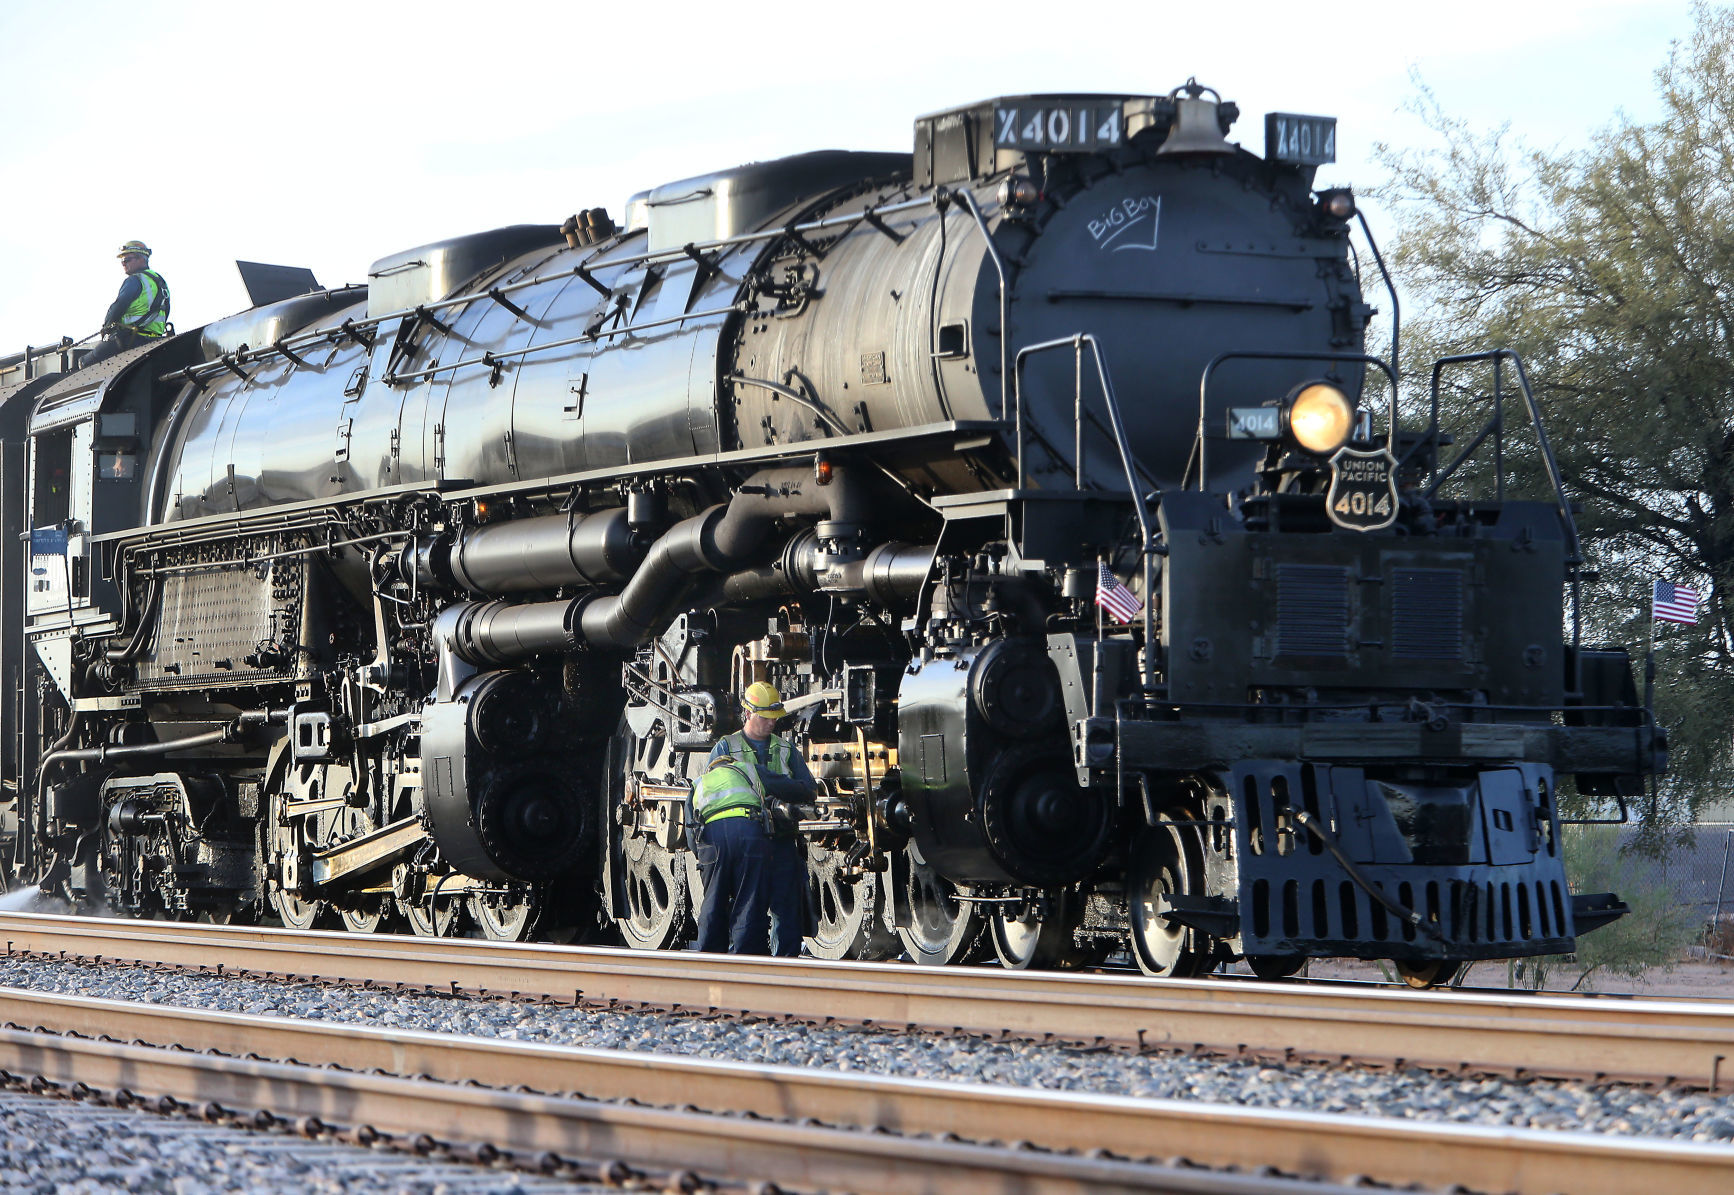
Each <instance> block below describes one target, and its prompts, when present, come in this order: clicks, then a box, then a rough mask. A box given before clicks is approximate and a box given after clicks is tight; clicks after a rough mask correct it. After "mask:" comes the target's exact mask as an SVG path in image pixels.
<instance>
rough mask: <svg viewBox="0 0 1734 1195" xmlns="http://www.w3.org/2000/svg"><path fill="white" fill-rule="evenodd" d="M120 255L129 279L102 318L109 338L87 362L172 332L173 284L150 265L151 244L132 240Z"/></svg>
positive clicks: (89, 363) (88, 356) (91, 354)
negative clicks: (170, 292) (170, 288)
mask: <svg viewBox="0 0 1734 1195" xmlns="http://www.w3.org/2000/svg"><path fill="white" fill-rule="evenodd" d="M118 256H119V258H120V268H121V269H123V270H125V271H126V279H125V281H123V282H122V283H121V284H120V293H119V294H118V295H116V296H115V300H114V302H112V303H110V304H109V305H108V311H107V313H106V314H104V315H103V317H102V331H103V334H104V336H105V337H106V339H104V340H103V342H102V343H101V344H99V345H97V346H96V348H94V349H92V350H91V351H90V352H89V353H88V354H86V356H85V358H84V364H85V365H94V364H95V363H96V362H98V361H101V360H103V359H105V358H108V357H112V356H114V355H115V354H116V353H120V352H125V351H126V350H127V349H130V348H136V347H137V346H139V345H141V344H147V343H149V342H150V341H152V340H160V339H161V338H162V337H164V336H166V335H167V334H168V330H169V284H168V283H166V282H164V281H163V276H162V275H161V274H159V273H157V272H156V271H155V270H153V269H151V268H150V260H151V250H150V246H149V245H146V244H145V243H144V242H143V241H128V242H127V243H126V244H124V245H122V246H121V247H120V253H119V254H118Z"/></svg>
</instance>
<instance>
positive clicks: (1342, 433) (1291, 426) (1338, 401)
mask: <svg viewBox="0 0 1734 1195" xmlns="http://www.w3.org/2000/svg"><path fill="white" fill-rule="evenodd" d="M1283 425H1284V427H1285V428H1286V429H1287V430H1288V435H1289V439H1291V440H1292V441H1294V443H1295V444H1297V445H1298V446H1299V447H1301V448H1303V449H1305V450H1306V451H1308V452H1310V453H1313V454H1314V455H1315V456H1329V455H1331V453H1333V452H1335V451H1336V450H1337V449H1339V448H1341V447H1342V446H1343V445H1344V444H1346V443H1348V441H1349V436H1350V435H1351V434H1352V433H1353V432H1354V430H1355V404H1354V403H1352V402H1350V401H1349V396H1348V395H1346V394H1344V393H1343V392H1342V391H1341V390H1339V389H1337V387H1335V386H1333V385H1331V384H1330V383H1329V382H1308V383H1306V384H1305V385H1304V386H1302V387H1301V388H1300V389H1299V390H1297V391H1295V393H1294V396H1293V397H1292V398H1290V399H1289V400H1288V402H1287V403H1285V404H1284V405H1283Z"/></svg>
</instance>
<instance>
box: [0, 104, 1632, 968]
mask: <svg viewBox="0 0 1734 1195" xmlns="http://www.w3.org/2000/svg"><path fill="white" fill-rule="evenodd" d="M1237 116H1238V113H1237V111H1236V109H1235V106H1234V105H1233V104H1229V103H1222V102H1220V101H1219V98H1218V97H1216V95H1215V93H1214V92H1211V91H1209V90H1208V89H1205V88H1201V87H1198V86H1196V85H1193V84H1189V85H1188V86H1187V87H1183V88H1179V89H1176V90H1175V91H1174V92H1172V93H1170V94H1169V95H1165V96H1119V95H1112V96H1110V95H1063V96H1055V95H1047V96H1019V97H1005V98H1000V99H996V100H992V101H989V102H985V103H980V104H975V105H970V106H968V107H963V108H959V109H956V110H953V111H948V112H943V113H939V114H936V115H933V116H928V117H923V118H921V119H919V120H918V121H917V122H916V124H915V136H914V149H913V153H896V154H891V153H847V152H838V151H825V152H817V153H809V154H804V155H800V156H797V157H793V158H786V159H782V160H777V161H771V162H763V163H757V164H753V165H748V166H743V167H740V168H737V169H732V170H724V171H720V172H717V173H714V174H710V175H704V176H701V177H697V178H691V179H685V180H682V181H679V182H674V183H669V184H666V185H663V186H660V187H657V188H655V189H653V190H649V191H645V192H642V193H640V194H638V195H636V196H634V197H633V198H632V200H631V201H630V202H629V203H628V205H627V208H626V210H625V213H624V219H623V221H622V222H621V224H620V225H618V226H617V225H616V224H615V222H614V220H613V219H612V218H611V217H610V216H609V215H608V214H607V213H606V212H604V211H603V210H602V209H600V208H592V209H588V210H586V211H584V212H582V213H580V214H579V215H577V216H575V217H573V218H572V219H570V220H568V221H567V222H566V224H565V225H564V226H559V227H557V226H552V225H550V226H540V225H535V226H530V225H525V226H516V227H510V228H504V229H499V230H496V231H493V232H486V233H480V234H475V235H470V236H462V237H457V238H453V239H451V240H448V241H443V242H439V243H437V244H432V245H424V246H421V247H419V248H415V249H411V250H408V251H406V252H402V253H397V254H395V255H393V256H390V257H386V258H384V259H382V260H380V261H379V262H377V263H375V265H374V266H373V268H372V269H371V270H370V271H369V274H368V282H367V285H366V286H365V287H355V288H345V289H336V290H315V291H311V292H308V293H293V294H291V293H282V294H277V295H268V294H260V295H257V296H256V302H257V305H256V306H254V307H253V308H251V309H250V310H247V311H244V312H242V313H240V314H238V315H235V316H233V317H230V318H228V319H224V320H220V321H217V322H216V323H213V324H210V325H208V326H206V327H204V328H201V329H198V330H195V331H191V332H186V333H182V334H179V335H176V336H174V337H172V338H170V339H168V340H166V341H164V342H162V343H159V344H155V345H152V346H148V347H144V348H140V349H136V350H133V351H131V352H128V353H125V354H122V355H120V356H118V357H115V358H112V359H110V360H108V361H105V362H103V363H101V364H100V365H97V366H93V367H91V368H89V369H83V370H76V371H72V372H67V373H50V374H44V375H42V376H40V377H36V378H33V379H30V380H27V381H25V382H23V383H22V384H18V385H14V386H13V387H12V388H11V389H10V390H9V392H7V393H5V395H4V402H3V404H0V422H3V423H4V426H3V427H0V432H3V433H4V440H5V450H4V451H5V454H6V455H5V458H4V461H3V462H0V464H3V466H4V467H3V469H0V479H3V492H0V517H3V520H4V527H3V528H0V530H3V531H4V533H5V534H4V535H3V536H0V566H3V568H4V581H3V593H4V599H3V600H4V606H3V609H0V618H3V620H4V632H3V638H0V669H3V670H4V673H5V675H6V678H7V681H8V684H9V693H10V694H11V700H9V701H8V702H7V703H6V704H5V708H4V711H3V713H0V718H3V726H0V730H3V731H4V734H3V735H0V738H3V741H4V758H3V760H0V766H3V768H4V784H5V794H4V795H5V797H6V804H5V810H6V815H7V820H6V825H5V830H6V840H7V843H8V845H9V848H10V866H11V869H12V872H13V874H14V876H15V877H16V878H17V879H18V880H20V881H29V882H32V883H36V884H38V885H40V886H41V887H42V888H43V889H44V890H46V891H50V892H54V893H59V894H61V895H63V896H65V897H66V898H68V899H71V900H73V901H76V902H84V903H95V902H97V901H104V902H106V903H107V904H108V905H109V906H110V907H113V908H117V909H120V910H124V911H126V912H128V913H133V914H138V915H156V916H171V917H186V918H192V917H209V918H217V919H229V918H243V919H248V918H256V917H276V918H278V919H281V920H282V921H283V922H284V923H285V924H288V925H292V926H311V925H315V924H322V923H329V922H335V921H337V920H340V921H341V922H342V923H343V924H344V925H346V926H347V927H348V928H349V929H351V930H354V931H358V932H364V931H372V930H375V929H379V928H381V927H382V926H386V925H396V924H402V923H407V925H408V927H409V928H410V929H411V930H412V931H414V932H415V933H419V934H427V935H440V934H453V933H460V932H465V931H466V927H474V928H475V930H476V931H477V932H480V933H481V934H483V935H485V936H488V937H494V938H517V937H523V936H527V935H531V934H542V935H549V936H553V935H565V936H569V935H582V936H585V937H591V938H595V937H606V936H618V937H619V938H622V939H624V941H625V942H626V943H628V944H629V945H631V946H634V947H640V948H647V949H659V948H671V947H678V946H680V945H682V944H683V943H684V942H685V941H687V940H688V939H689V937H690V933H691V927H692V922H693V915H694V911H695V910H696V908H697V905H698V901H699V897H700V893H699V885H700V877H699V875H698V872H697V868H696V866H695V865H694V861H693V858H694V857H693V853H692V842H693V836H692V834H693V832H692V827H691V826H690V824H689V821H690V818H689V814H688V795H689V793H690V790H691V787H692V783H693V778H694V777H695V775H696V774H697V772H698V771H699V770H700V769H701V768H702V765H703V761H704V758H705V752H706V751H707V750H708V748H709V746H710V745H711V743H712V742H714V740H715V739H716V738H717V736H719V735H721V734H723V733H726V732H728V731H730V730H732V729H734V728H735V727H736V725H737V724H738V695H739V694H740V693H741V692H742V691H743V690H744V688H745V687H746V686H747V685H748V684H750V683H751V682H753V681H756V680H769V681H772V682H774V683H775V684H776V685H777V686H778V687H779V688H780V689H781V691H782V692H783V694H784V695H785V698H786V699H787V704H788V705H789V707H790V709H791V711H792V717H793V731H794V734H795V736H796V739H797V741H798V743H799V744H800V746H801V748H802V749H803V750H804V751H806V752H807V755H808V758H809V760H810V761H811V763H812V765H813V768H814V771H815V774H816V775H818V776H819V777H820V779H821V780H822V782H823V784H824V787H825V793H824V795H823V797H822V799H821V800H820V802H819V804H818V806H817V810H816V816H812V817H808V818H806V819H805V820H804V821H803V822H802V823H801V834H802V836H803V838H804V839H805V842H806V850H807V859H808V871H809V878H810V896H811V900H810V902H809V903H810V913H811V924H810V926H809V929H810V931H811V932H810V935H809V937H808V940H807V945H808V948H809V950H810V951H811V952H812V953H813V954H815V955H818V956H821V957H828V958H841V957H861V958H873V957H884V956H887V955H889V954H892V953H895V952H897V951H899V950H901V951H903V952H906V953H907V954H909V955H910V956H911V957H914V958H916V959H918V960H920V961H924V962H955V961H961V960H964V959H967V958H971V957H974V956H976V954H977V953H978V952H979V951H980V950H981V949H982V948H983V943H984V941H985V940H986V939H987V937H989V936H990V937H991V941H992V944H993V947H994V948H995V950H996V951H997V953H998V956H999V957H1000V959H1001V960H1002V961H1003V962H1004V963H1005V964H1006V965H1008V966H1013V967H1027V966H1071V965H1078V964H1081V963H1083V962H1086V961H1089V960H1091V959H1095V958H1101V957H1103V956H1105V955H1107V954H1109V953H1111V952H1115V951H1129V952H1130V954H1131V957H1132V958H1134V959H1135V960H1136V961H1137V962H1138V964H1139V965H1140V966H1141V967H1143V969H1144V970H1145V971H1147V972H1149V973H1151V974H1154V975H1185V974H1194V973H1198V972H1200V971H1203V970H1207V969H1209V968H1211V967H1213V966H1215V965H1216V964H1217V963H1218V962H1219V961H1221V960H1223V959H1227V958H1231V957H1239V956H1244V957H1246V958H1247V959H1249V960H1250V961H1251V962H1252V963H1253V965H1254V967H1255V969H1258V970H1259V971H1260V972H1261V973H1264V974H1282V973H1285V972H1287V971H1290V970H1292V969H1293V968H1294V967H1296V966H1298V965H1299V963H1300V962H1301V961H1302V960H1304V959H1305V958H1306V957H1309V956H1317V955H1352V956H1361V957H1372V958H1385V959H1393V960H1396V961H1397V963H1398V964H1399V966H1401V967H1402V968H1403V969H1404V970H1405V973H1406V974H1409V975H1410V976H1411V978H1412V979H1413V980H1414V981H1416V982H1421V983H1424V982H1431V981H1437V980H1438V979H1440V978H1442V977H1444V976H1446V975H1449V974H1450V973H1451V972H1452V970H1454V968H1455V967H1456V965H1457V964H1458V963H1460V962H1461V961H1462V960H1465V959H1473V958H1484V957H1503V956H1509V955H1524V954H1536V953H1551V952H1558V951H1561V950H1566V949H1569V948H1570V946H1571V944H1572V942H1573V940H1574V937H1575V935H1576V934H1578V933H1581V932H1583V931H1585V930H1586V929H1589V928H1593V927H1594V926H1595V925H1597V924H1600V923H1601V922H1603V921H1605V920H1608V919H1610V918H1611V917H1613V916H1617V915H1618V913H1619V911H1620V908H1619V906H1618V904H1617V902H1615V901H1614V900H1613V899H1612V898H1611V897H1606V896H1593V895H1585V894H1577V895H1573V894H1571V893H1570V892H1568V890H1567V885H1566V880H1565V875H1564V871H1563V867H1562V863H1561V858H1560V827H1561V818H1560V812H1559V806H1558V803H1557V797H1556V788H1555V785H1556V778H1557V777H1558V776H1560V775H1562V774H1574V775H1576V776H1577V777H1578V780H1579V783H1580V785H1582V786H1584V787H1585V788H1586V789H1588V790H1589V791H1603V792H1610V793H1611V792H1615V791H1619V790H1621V789H1622V788H1626V787H1629V786H1630V785H1631V784H1632V783H1633V778H1634V777H1637V776H1640V775H1642V774H1644V773H1645V772H1648V771H1651V770H1654V769H1655V768H1656V767H1657V766H1659V760H1660V754H1661V743H1660V738H1659V735H1658V733H1657V732H1656V731H1655V730H1654V728H1653V724H1652V720H1651V719H1650V718H1649V716H1648V714H1647V712H1646V711H1645V710H1643V709H1642V708H1641V707H1640V706H1639V705H1638V704H1637V702H1636V699H1635V697H1634V696H1633V694H1632V691H1631V685H1630V677H1629V667H1628V666H1627V664H1626V662H1625V659H1624V656H1623V655H1622V654H1621V653H1618V652H1614V651H1605V650H1603V651H1592V650H1588V649H1585V648H1583V647H1582V646H1581V645H1580V644H1579V643H1578V642H1577V640H1576V636H1575V634H1574V635H1573V636H1571V637H1570V638H1568V637H1567V635H1566V633H1565V632H1564V630H1562V627H1563V626H1564V622H1563V620H1562V587H1563V586H1564V584H1565V583H1567V582H1570V583H1571V586H1572V587H1571V592H1572V593H1573V594H1575V592H1576V588H1575V585H1576V579H1577V572H1578V567H1579V564H1580V560H1579V556H1578V552H1577V545H1576V541H1575V532H1574V531H1573V528H1572V522H1571V515H1570V508H1569V505H1568V504H1567V503H1566V502H1565V500H1564V496H1563V491H1561V490H1559V488H1558V486H1557V485H1556V486H1555V490H1556V492H1555V493H1554V494H1552V495H1550V496H1547V497H1546V499H1545V500H1540V501H1532V500H1524V501H1519V500H1513V499H1511V498H1509V497H1507V496H1505V495H1504V493H1503V479H1502V478H1497V477H1496V478H1494V482H1495V484H1496V486H1497V489H1496V491H1495V492H1494V493H1492V494H1490V495H1484V496H1479V497H1476V496H1470V497H1462V498H1456V497H1452V498H1447V497H1445V496H1443V495H1442V494H1441V493H1440V484H1441V482H1442V480H1443V479H1444V478H1445V477H1447V476H1448V475H1450V474H1451V473H1452V471H1453V469H1455V467H1456V466H1455V465H1453V464H1446V465H1444V467H1441V459H1440V448H1441V446H1442V445H1445V444H1447V443H1448V442H1449V440H1448V437H1447V436H1446V435H1445V434H1444V433H1443V432H1442V431H1441V429H1440V427H1439V421H1438V420H1437V418H1434V419H1432V420H1431V421H1430V422H1429V423H1428V424H1427V426H1425V427H1418V428H1413V429H1409V430H1408V431H1402V432H1400V431H1399V430H1398V428H1397V425H1396V421H1395V415H1396V402H1395V397H1394V395H1395V386H1394V382H1395V379H1394V378H1392V379H1391V384H1390V385H1387V386H1385V387H1384V388H1383V390H1382V391H1381V392H1382V393H1385V394H1386V395H1388V396H1389V397H1388V398H1387V400H1386V401H1385V402H1383V403H1382V404H1381V403H1378V402H1374V401H1372V400H1371V399H1369V400H1368V402H1366V403H1363V402H1362V395H1363V388H1364V386H1365V383H1366V381H1367V378H1368V373H1369V370H1373V371H1385V372H1388V368H1387V367H1386V366H1385V365H1384V363H1382V362H1379V361H1376V360H1375V359H1373V358H1371V357H1368V356H1366V355H1364V349H1363V340H1364V333H1365V330H1366V326H1367V322H1368V320H1369V318H1370V317H1371V316H1372V314H1373V311H1372V308H1371V307H1370V306H1369V305H1368V304H1367V302H1366V301H1365V299H1364V297H1363V294H1362V290H1361V285H1360V280H1359V277H1358V267H1357V264H1356V262H1355V261H1354V259H1353V258H1352V256H1351V251H1350V247H1349V231H1350V227H1351V224H1352V223H1353V222H1354V221H1355V220H1356V219H1358V218H1359V217H1358V214H1357V212H1356V210H1355V205H1354V201H1353V196H1352V195H1350V194H1349V193H1348V192H1347V191H1343V190H1330V191H1323V192H1317V193H1315V192H1314V191H1313V189H1312V184H1313V176H1314V171H1315V169H1316V167H1317V166H1318V165H1319V164H1321V163H1323V162H1326V161H1329V160H1331V156H1332V150H1333V148H1334V136H1335V124H1334V121H1332V120H1329V119H1327V118H1320V117H1310V116H1298V115H1292V114H1282V113H1277V114H1272V115H1271V116H1269V117H1267V119H1266V147H1265V152H1264V153H1263V155H1262V156H1261V155H1258V154H1255V153H1252V152H1249V151H1248V150H1245V149H1242V148H1240V147H1238V146H1236V145H1234V144H1231V143H1230V142H1229V141H1228V140H1227V134H1228V132H1229V131H1230V129H1231V127H1232V125H1233V123H1234V121H1235V119H1236V118H1237ZM1363 224H1364V222H1363ZM1501 360H1502V361H1504V360H1505V359H1504V358H1501ZM1375 376H1377V372H1375ZM1504 376H1506V377H1508V378H1510V377H1519V378H1520V377H1521V363H1517V362H1511V363H1509V365H1508V366H1507V367H1506V373H1505V375H1504ZM1525 385H1526V383H1525ZM1367 393H1368V394H1371V393H1373V391H1372V390H1371V389H1369V390H1368V391H1367ZM1511 393H1512V394H1513V395H1515V394H1516V392H1515V391H1512V392H1511ZM1524 393H1525V394H1527V390H1526V389H1525V390H1524ZM1512 401H1516V399H1515V397H1514V398H1513V399H1512ZM1375 407H1376V408H1378V409H1376V410H1375V409H1373V408H1375ZM1529 409H1530V410H1531V411H1532V412H1533V411H1534V404H1533V402H1531V403H1530V404H1529ZM1534 430H1535V432H1536V433H1537V434H1538V435H1541V427H1540V423H1539V416H1538V415H1537V416H1536V421H1535V423H1534ZM1505 434H1506V433H1505V430H1504V428H1503V427H1502V428H1501V429H1499V431H1498V432H1497V434H1496V438H1497V437H1498V436H1503V435H1505ZM1484 438H1485V437H1483V439H1484ZM1540 443H1541V449H1542V452H1543V453H1544V454H1545V437H1544V436H1542V439H1541V441H1540ZM1555 481H1556V482H1557V478H1555ZM984 931H987V932H984Z"/></svg>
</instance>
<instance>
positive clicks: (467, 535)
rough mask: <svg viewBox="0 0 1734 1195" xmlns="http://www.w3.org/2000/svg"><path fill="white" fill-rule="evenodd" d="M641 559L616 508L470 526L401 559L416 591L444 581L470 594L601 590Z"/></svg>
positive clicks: (633, 537) (623, 511)
mask: <svg viewBox="0 0 1734 1195" xmlns="http://www.w3.org/2000/svg"><path fill="white" fill-rule="evenodd" d="M643 557H644V552H643V549H642V548H641V546H640V545H639V543H638V539H637V536H636V535H634V534H633V531H632V528H631V527H630V526H629V525H628V519H627V513H626V509H625V508H624V507H616V508H614V509H612V510H604V511H598V512H596V513H594V514H589V515H580V514H576V513H574V514H565V515H546V516H544V517H541V518H535V519H513V520H511V521H509V522H504V523H496V524H494V525H492V526H489V527H471V528H465V529H464V530H463V531H461V532H460V533H459V534H458V536H457V538H456V539H455V540H452V541H449V542H448V543H445V544H440V543H434V544H432V545H424V544H418V545H417V546H416V550H415V551H414V552H406V553H404V557H403V559H404V561H405V564H406V566H407V567H409V568H411V569H413V570H414V571H415V572H416V573H417V577H416V579H417V580H418V581H420V582H422V583H424V584H428V583H439V582H441V581H448V582H452V583H456V584H457V585H460V586H462V587H463V588H465V589H468V590H470V591H471V592H472V593H515V592H519V591H523V590H531V589H558V588H559V587H560V586H562V585H575V584H584V585H606V584H609V583H612V582H617V581H622V580H624V579H626V578H627V577H629V576H631V575H632V572H633V570H634V569H635V568H637V567H638V564H639V562H640V561H641V560H642V559H643Z"/></svg>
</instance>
